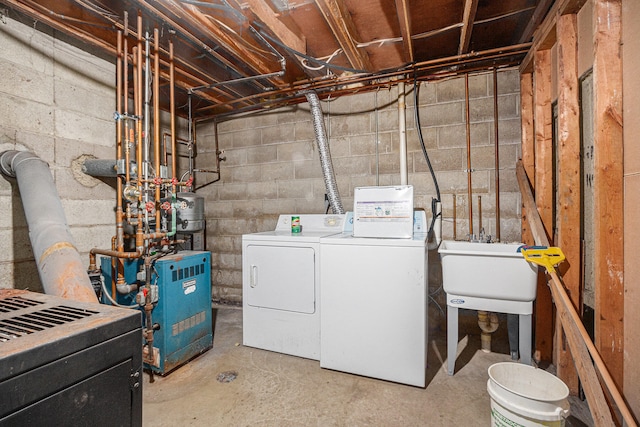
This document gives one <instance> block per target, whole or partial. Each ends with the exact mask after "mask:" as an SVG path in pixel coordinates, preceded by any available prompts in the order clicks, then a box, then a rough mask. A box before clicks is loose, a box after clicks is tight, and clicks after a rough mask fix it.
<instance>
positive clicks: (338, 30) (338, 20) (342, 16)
mask: <svg viewBox="0 0 640 427" xmlns="http://www.w3.org/2000/svg"><path fill="white" fill-rule="evenodd" d="M315 2H316V5H317V6H318V8H319V9H320V12H322V15H323V16H324V19H325V20H326V21H327V24H329V27H330V28H331V31H332V32H333V35H334V36H335V37H336V40H337V41H338V44H339V45H340V47H341V48H342V50H343V52H344V54H345V55H346V56H347V59H348V60H349V63H350V64H351V66H352V67H353V68H356V69H358V70H365V71H371V70H373V66H372V65H371V61H370V60H369V55H368V54H367V52H366V51H365V50H364V49H360V48H358V47H357V46H356V42H355V40H357V39H359V38H360V37H359V35H358V31H357V30H356V26H355V24H354V23H353V20H352V19H351V14H350V13H349V11H348V10H347V6H346V5H345V3H344V2H343V1H338V0H315Z"/></svg>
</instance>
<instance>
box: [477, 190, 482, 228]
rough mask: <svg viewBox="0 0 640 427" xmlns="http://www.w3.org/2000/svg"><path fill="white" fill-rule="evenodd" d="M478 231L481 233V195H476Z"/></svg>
mask: <svg viewBox="0 0 640 427" xmlns="http://www.w3.org/2000/svg"><path fill="white" fill-rule="evenodd" d="M478 233H482V196H481V195H478Z"/></svg>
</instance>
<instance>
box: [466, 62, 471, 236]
mask: <svg viewBox="0 0 640 427" xmlns="http://www.w3.org/2000/svg"><path fill="white" fill-rule="evenodd" d="M464 104H465V118H466V120H465V121H466V124H467V204H468V205H469V238H470V239H471V238H472V237H473V201H472V200H471V198H472V197H473V185H472V182H471V113H470V111H469V74H465V75H464Z"/></svg>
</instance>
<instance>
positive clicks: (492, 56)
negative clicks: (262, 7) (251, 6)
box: [199, 43, 531, 111]
mask: <svg viewBox="0 0 640 427" xmlns="http://www.w3.org/2000/svg"><path fill="white" fill-rule="evenodd" d="M530 46H531V43H524V44H522V45H517V46H511V47H507V48H499V49H489V50H485V51H481V52H475V53H473V54H465V55H458V56H453V57H447V58H440V59H434V60H430V61H425V62H421V63H419V64H416V65H415V66H414V67H413V68H412V70H413V71H419V72H423V73H424V72H428V71H430V70H437V69H438V67H443V66H444V64H447V61H456V62H455V63H454V64H450V65H451V66H457V67H459V66H462V65H466V64H469V63H473V62H475V61H478V60H480V59H482V60H487V61H488V60H497V59H500V58H502V57H505V56H509V55H516V54H520V53H526V52H527V49H528V48H529V47H530ZM512 48H514V49H517V50H516V51H515V52H513V51H511V49H512ZM519 49H523V51H520V50H519ZM485 55H486V56H485ZM514 65H517V63H515V62H514ZM479 70H486V67H478V68H477V71H479ZM471 71H474V70H470V69H466V70H464V72H465V73H468V72H471ZM460 73H461V72H460V71H452V72H446V73H438V74H436V76H437V79H443V78H447V77H454V76H459V75H460ZM403 75H407V76H411V77H407V78H404V79H403V78H402V77H401V76H403ZM393 77H397V79H396V80H394V81H393V83H397V82H400V81H401V80H404V81H412V80H413V77H412V74H411V73H407V70H406V69H403V70H402V71H394V72H391V73H387V74H384V75H365V76H358V75H356V76H354V77H352V78H349V79H343V80H340V79H330V80H328V81H326V82H318V81H310V80H302V81H298V82H294V83H292V85H291V87H287V88H285V89H278V90H274V91H270V92H261V93H258V94H252V95H248V96H245V97H242V98H236V99H233V100H231V101H229V102H226V103H222V104H216V105H211V106H207V107H203V108H201V109H200V110H199V111H206V110H209V109H213V108H217V107H221V106H231V105H232V104H235V103H238V102H248V101H252V100H253V99H256V98H261V99H266V98H271V97H274V96H276V95H282V94H286V93H291V92H298V91H300V90H303V89H308V88H309V85H311V84H313V88H314V89H316V90H321V89H326V88H334V87H335V86H338V85H351V84H356V83H369V82H374V81H376V80H377V81H378V82H377V83H370V84H371V86H369V87H364V89H365V90H368V89H373V88H375V87H381V86H382V87H388V86H389V85H390V82H389V81H385V82H382V81H381V80H382V79H390V78H393ZM347 92H349V93H353V89H351V88H350V89H345V90H344V91H340V90H338V91H336V92H332V93H337V94H343V93H347Z"/></svg>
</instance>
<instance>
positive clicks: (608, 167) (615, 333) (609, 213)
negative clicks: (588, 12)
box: [593, 0, 624, 388]
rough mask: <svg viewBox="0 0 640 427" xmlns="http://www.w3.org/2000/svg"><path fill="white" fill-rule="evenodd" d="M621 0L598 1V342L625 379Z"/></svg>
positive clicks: (607, 360)
mask: <svg viewBox="0 0 640 427" xmlns="http://www.w3.org/2000/svg"><path fill="white" fill-rule="evenodd" d="M621 9H622V6H621V1H620V0H618V1H605V0H594V1H593V22H594V31H593V34H594V41H593V45H594V47H595V51H594V65H593V85H594V144H593V145H594V150H595V151H594V161H595V164H594V211H595V215H594V228H595V232H594V245H595V246H594V255H595V271H594V276H595V297H596V300H595V314H596V316H595V318H596V321H595V343H596V347H597V348H598V350H599V351H600V353H601V354H602V356H603V359H604V361H605V363H606V365H607V367H608V368H609V371H610V372H611V375H612V376H613V378H614V380H615V381H616V384H617V385H618V387H620V388H622V384H623V351H624V319H623V318H624V282H623V275H624V245H623V225H624V222H623V213H624V209H623V205H624V200H623V197H624V188H623V156H622V154H623V151H622V150H623V140H622V58H621V49H622V44H621V41H622V31H621V19H622V18H621V13H622V11H621Z"/></svg>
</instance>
